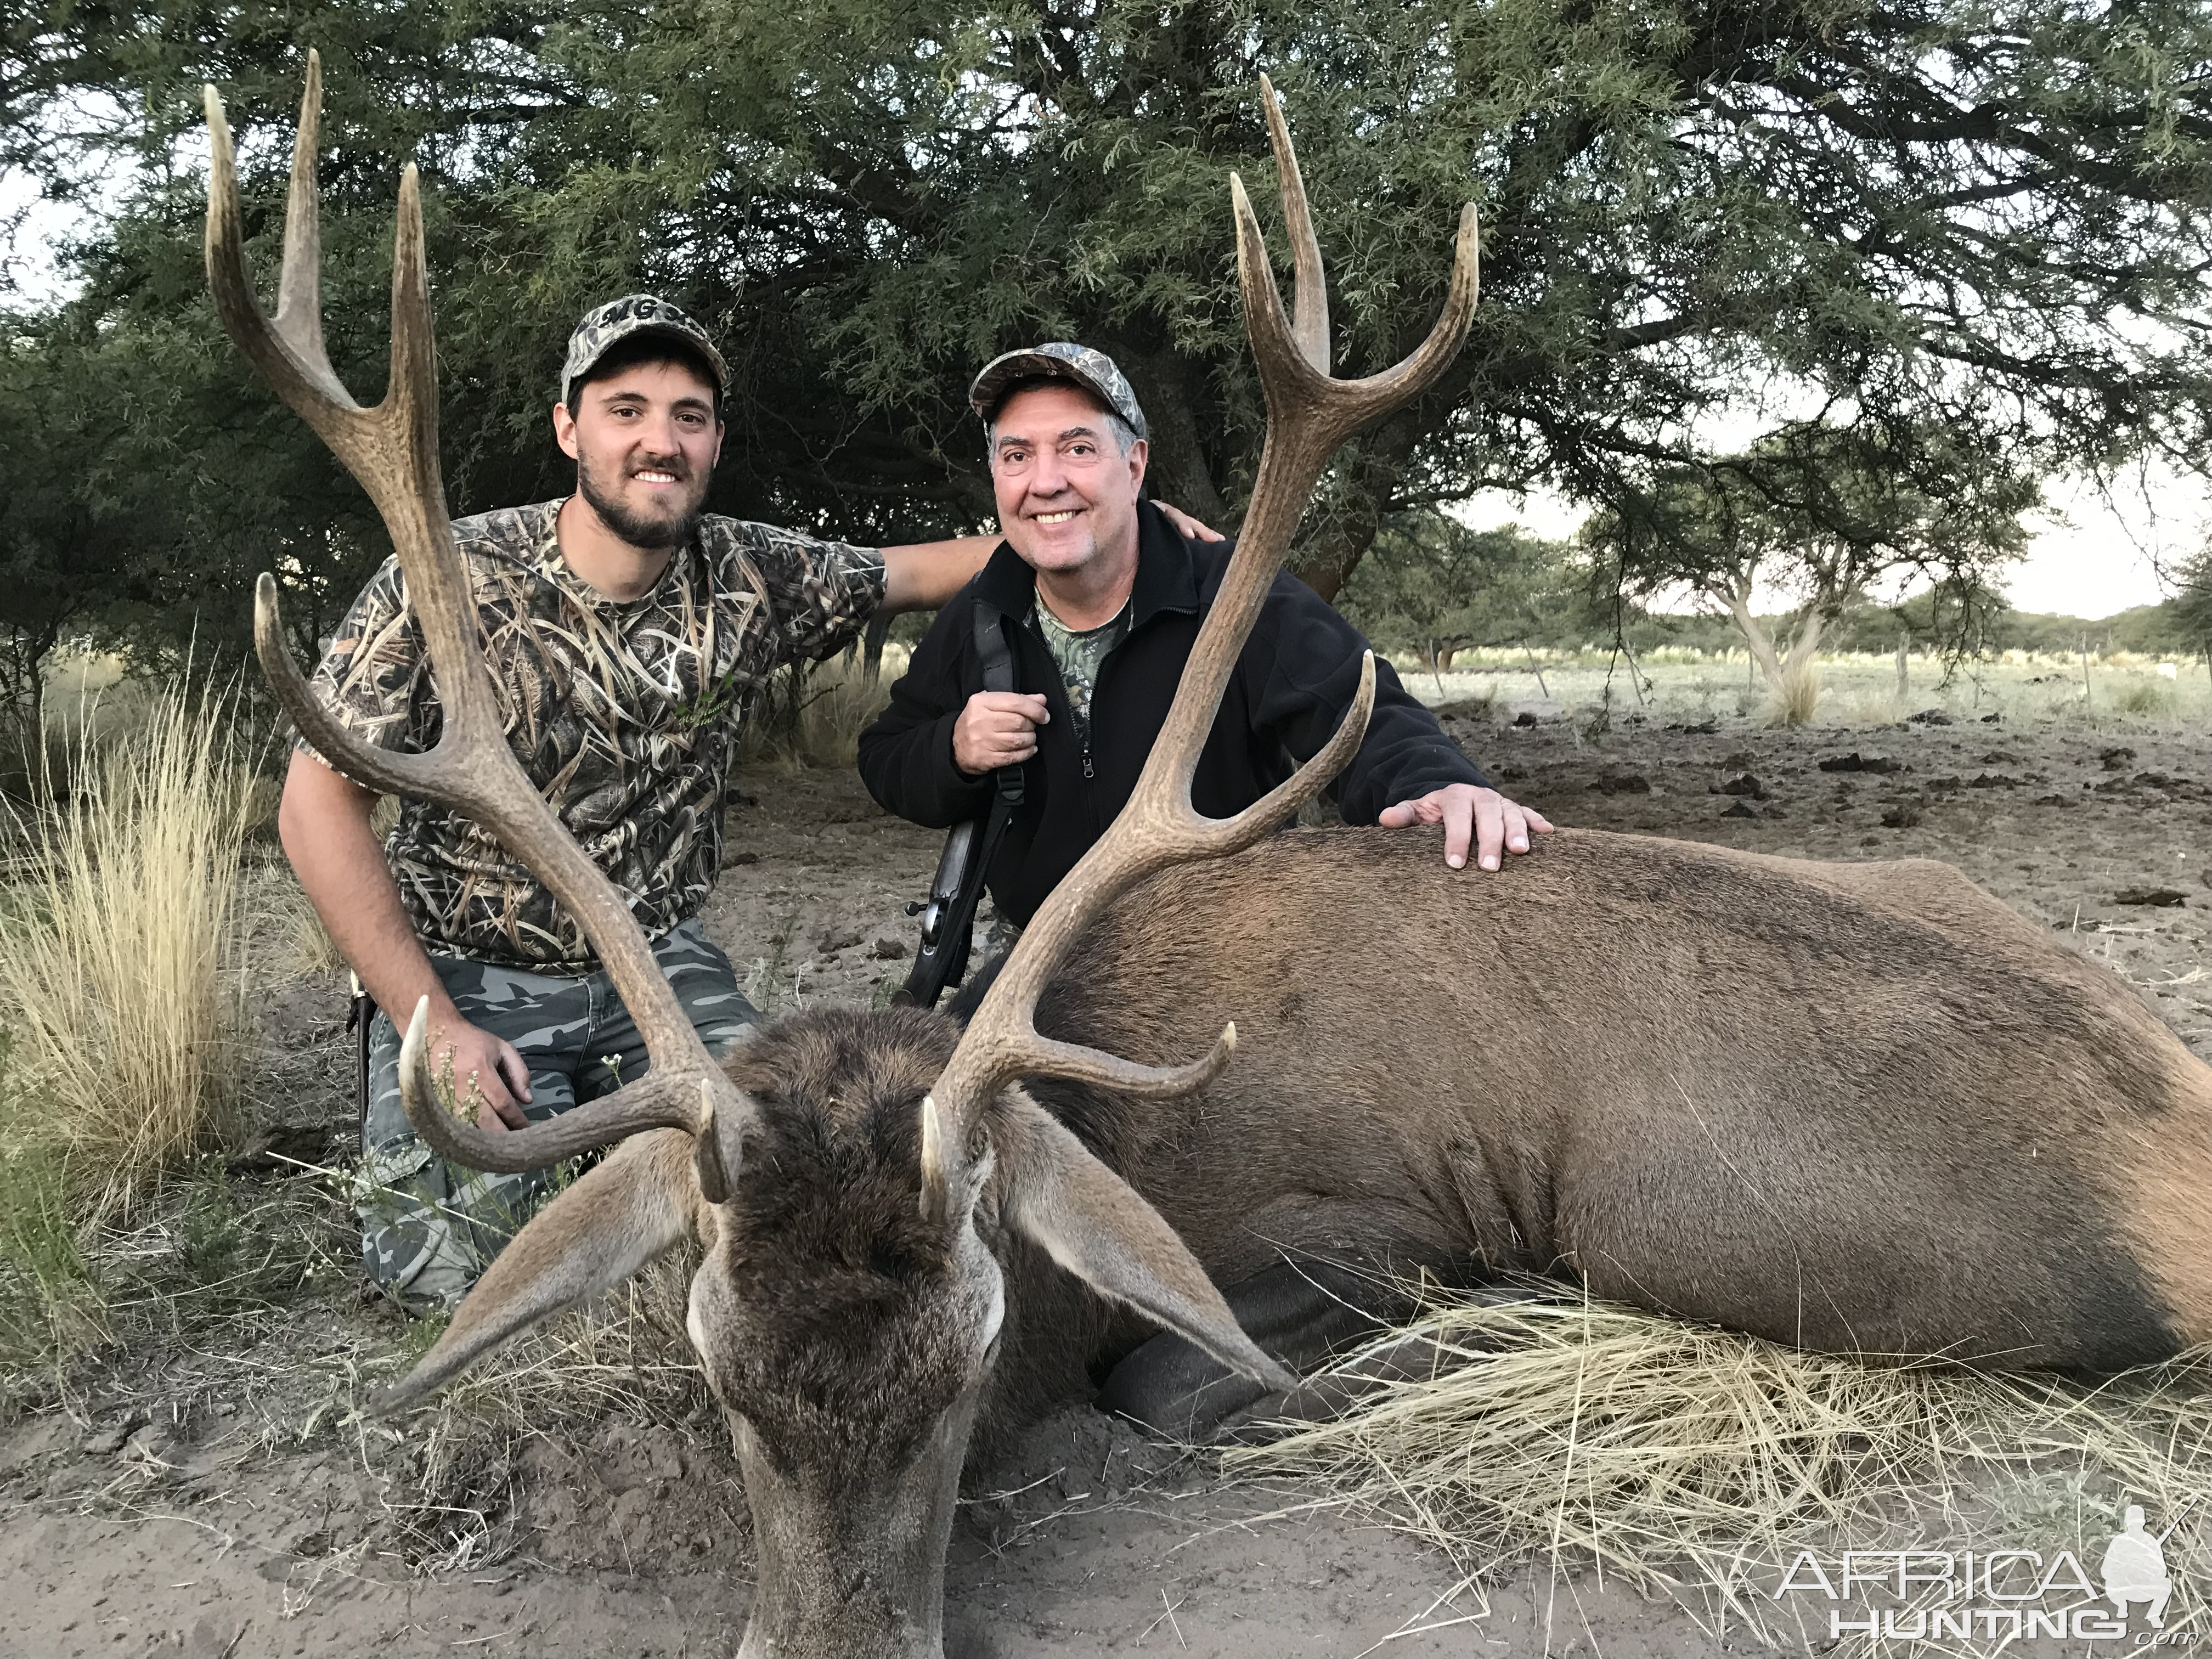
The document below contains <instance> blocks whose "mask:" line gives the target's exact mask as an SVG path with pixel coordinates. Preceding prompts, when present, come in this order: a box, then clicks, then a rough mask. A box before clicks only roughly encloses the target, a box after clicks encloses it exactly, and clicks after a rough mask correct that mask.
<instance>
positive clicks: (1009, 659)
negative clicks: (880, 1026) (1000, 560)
mask: <svg viewBox="0 0 2212 1659" xmlns="http://www.w3.org/2000/svg"><path fill="white" fill-rule="evenodd" d="M975 654H976V656H977V657H978V658H979V659H981V663H982V666H983V689H984V690H986V691H1011V690H1013V689H1014V653H1013V649H1012V647H1011V646H1010V645H1009V644H1008V643H1007V641H1006V617H1004V615H1002V614H1001V613H1000V611H999V609H998V607H997V606H995V605H990V604H988V603H987V602H986V601H984V600H982V599H977V600H976V601H975ZM992 776H993V780H994V785H995V793H994V795H993V796H992V799H991V810H990V811H989V812H988V813H987V815H986V816H985V817H981V818H970V819H969V820H968V821H967V822H966V823H956V824H954V825H953V826H952V829H951V833H950V834H949V835H947V836H945V852H944V854H942V856H940V857H939V860H938V861H937V875H936V878H935V879H933V881H932V882H931V883H930V884H929V900H928V902H927V903H926V904H925V905H923V906H922V907H921V946H920V947H919V948H918V949H917V950H916V951H915V955H914V967H913V969H911V970H910V971H909V972H908V975H907V977H906V984H905V986H904V987H903V988H902V989H901V990H900V991H899V992H898V993H897V994H896V995H894V996H893V997H892V998H891V1001H892V1002H893V1004H895V1005H897V1006H911V1007H918V1008H933V1007H935V1006H937V1000H938V998H939V997H940V996H942V995H944V994H945V987H947V986H948V985H953V984H957V982H958V981H959V980H960V978H961V976H962V975H963V974H964V973H966V972H967V969H968V953H969V946H970V942H971V940H972V939H973V937H974V933H975V907H976V905H977V904H978V903H980V902H981V900H982V896H983V878H984V876H985V874H986V872H988V871H989V869H990V867H991V855H992V854H994V853H995V852H997V851H998V850H999V842H1000V840H1001V839H1003V838H1004V836H1006V826H1007V824H1009V823H1012V821H1013V817H1014V809H1015V808H1016V807H1018V806H1019V805H1021V804H1022V769H1021V768H1020V767H1019V766H1018V765H1017V766H1002V767H1000V768H999V769H998V770H997V771H996V772H994V774H993V775H992ZM912 908H913V907H912V906H909V907H908V909H909V910H911V909H912Z"/></svg>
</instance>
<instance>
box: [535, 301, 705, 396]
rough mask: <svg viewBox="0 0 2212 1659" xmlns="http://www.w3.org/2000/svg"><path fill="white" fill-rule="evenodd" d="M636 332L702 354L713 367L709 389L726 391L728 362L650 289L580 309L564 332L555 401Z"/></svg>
mask: <svg viewBox="0 0 2212 1659" xmlns="http://www.w3.org/2000/svg"><path fill="white" fill-rule="evenodd" d="M639 334H657V335H659V336H660V337H662V338H664V339H668V340H674V341H676V342H678V343H679V344H682V345H685V346H689V347H690V349H692V350H693V351H695V352H696V353H698V355H699V356H702V357H703V358H705V359H706V362H707V367H708V368H710V369H711V370H713V371H714V390H715V391H716V392H720V393H723V394H725V395H726V394H727V393H728V392H729V389H730V366H729V365H728V364H727V363H726V362H723V361H722V354H721V353H720V352H719V351H717V350H715V349H714V341H712V340H710V339H708V337H707V331H706V330H705V329H703V328H702V327H700V326H699V325H698V324H696V323H695V322H693V321H692V320H691V319H690V318H689V317H687V316H685V315H684V313H682V312H680V311H678V309H677V308H676V307H674V306H672V305H671V304H669V303H668V301H665V300H662V299H657V298H655V297H654V296H653V295H650V294H630V295H624V296H623V298H621V299H619V300H610V301H607V302H606V304H605V305H603V306H600V307H597V308H596V309H594V310H592V311H587V312H586V313H584V320H583V321H582V322H580V323H579V324H577V325H576V331H575V332H574V334H571V335H570V336H569V337H568V361H567V362H564V363H562V365H561V401H562V403H564V404H565V403H567V402H568V394H569V392H571V391H572V390H574V387H575V384H576V382H577V381H579V380H582V379H583V378H584V376H585V375H586V374H590V373H591V372H592V364H594V363H596V362H599V359H600V358H602V357H604V356H606V355H607V353H608V352H609V351H611V350H612V349H614V347H616V346H617V345H618V344H620V343H622V342H623V341H624V340H627V339H629V338H631V337H634V336H635V335H639Z"/></svg>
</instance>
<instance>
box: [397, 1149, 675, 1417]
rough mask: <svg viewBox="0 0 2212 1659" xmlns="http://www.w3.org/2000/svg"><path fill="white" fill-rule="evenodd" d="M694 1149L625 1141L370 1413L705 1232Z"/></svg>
mask: <svg viewBox="0 0 2212 1659" xmlns="http://www.w3.org/2000/svg"><path fill="white" fill-rule="evenodd" d="M702 1225H707V1226H711V1225H713V1222H712V1220H711V1218H710V1212H707V1211H706V1207H705V1206H703V1205H702V1204H701V1202H700V1201H699V1184H698V1180H697V1177H696V1175H695V1174H694V1173H693V1168H692V1139H691V1137H690V1135H688V1134H686V1133H684V1131H682V1130H681V1129H656V1130H653V1131H651V1132H649V1133H645V1134H641V1135H638V1136H635V1138H633V1139H629V1140H627V1141H625V1142H623V1144H622V1146H619V1147H618V1148H617V1149H616V1150H615V1151H614V1152H611V1153H609V1154H608V1156H607V1159H606V1161H605V1163H604V1164H600V1165H599V1166H598V1167H597V1168H596V1169H593V1170H587V1171H586V1173H585V1174H584V1176H582V1177H581V1178H580V1180H578V1181H577V1182H576V1184H575V1185H574V1186H573V1187H570V1188H568V1190H567V1191H566V1192H563V1193H562V1194H560V1195H559V1196H557V1197H556V1198H555V1199H554V1200H553V1201H552V1202H551V1203H550V1204H548V1205H547V1206H545V1208H544V1210H543V1211H541V1212H539V1213H538V1215H537V1216H536V1217H535V1218H532V1221H531V1223H530V1225H528V1226H526V1227H525V1228H524V1229H523V1230H522V1231H520V1233H518V1234H516V1235H515V1237H514V1240H513V1243H510V1244H508V1245H507V1248H506V1249H503V1250H501V1252H500V1253H499V1255H498V1257H497V1258H496V1259H495V1261H493V1262H492V1264H491V1266H490V1267H488V1268H486V1269H485V1271H484V1276H483V1278H482V1279H478V1280H477V1286H476V1288H475V1289H474V1290H472V1291H470V1292H469V1294H468V1296H467V1297H466V1299H465V1300H464V1301H463V1302H462V1304H461V1305H460V1309H459V1311H458V1312H456V1313H455V1314H454V1315H453V1323H452V1324H450V1325H448V1326H447V1328H446V1334H444V1335H443V1336H441V1337H440V1338H439V1339H438V1340H437V1342H436V1344H435V1346H433V1347H432V1348H431V1350H430V1352H428V1353H426V1354H424V1355H423V1356H422V1359H421V1361H420V1362H419V1363H417V1364H416V1367H415V1369H414V1370H411V1371H410V1372H408V1373H407V1375H406V1376H404V1377H402V1378H400V1380H399V1381H398V1382H397V1383H393V1384H392V1386H391V1387H390V1388H388V1389H386V1390H385V1391H384V1392H383V1393H382V1394H381V1395H379V1396H378V1397H377V1398H376V1400H375V1401H374V1402H373V1403H372V1404H371V1406H370V1407H369V1410H370V1413H371V1414H372V1415H377V1416H381V1415H383V1414H385V1413H388V1412H393V1411H398V1410H399V1409H401V1408H402V1407H406V1406H410V1405H412V1404H414V1403H415V1402H416V1401H418V1400H420V1399H421V1398H422V1396H423V1395H427V1394H429V1393H430V1392H431V1391H433V1390H434V1389H437V1388H439V1387H441V1386H442V1385H443V1384H444V1383H447V1381H448V1380H450V1379H451V1378H452V1377H453V1376H454V1375H455V1374H456V1373H458V1372H459V1370H461V1369H462V1368H463V1367H464V1366H465V1365H467V1364H469V1363H470V1361H471V1360H473V1359H475V1358H477V1356H478V1355H480V1354H483V1353H485V1352H489V1350H491V1349H493V1348H495V1347H497V1346H499V1345H500V1344H501V1343H502V1342H504V1341H506V1340H507V1338H509V1337H511V1336H517V1335H520V1334H521V1333H522V1332H524V1331H526V1330H528V1329H529V1328H531V1327H532V1326H533V1325H535V1324H538V1322H540V1321H542V1320H544V1319H547V1318H549V1317H550V1316H552V1315H554V1314H556V1313H558V1312H560V1311H561V1310H562V1309H563V1308H566V1307H568V1306H569V1305H571V1304H574V1303H577V1302H580V1301H582V1300H583V1299H584V1298H585V1297H587V1296H591V1295H593V1294H594V1293H596V1292H598V1291H605V1290H611V1289H612V1288H613V1287H614V1286H615V1285H619V1284H621V1283H622V1282H623V1280H624V1279H628V1278H629V1276H630V1275H631V1274H632V1273H635V1272H637V1271H638V1269H639V1268H641V1267H644V1266H645V1265H646V1263H647V1262H648V1261H652V1260H653V1257H655V1256H657V1255H660V1254H661V1252H662V1251H664V1250H666V1249H669V1248H671V1246H672V1245H674V1244H676V1243H678V1242H679V1241H680V1240H681V1239H682V1238H683V1237H684V1235H685V1234H686V1233H688V1232H691V1231H696V1229H697V1228H699V1227H700V1226H702Z"/></svg>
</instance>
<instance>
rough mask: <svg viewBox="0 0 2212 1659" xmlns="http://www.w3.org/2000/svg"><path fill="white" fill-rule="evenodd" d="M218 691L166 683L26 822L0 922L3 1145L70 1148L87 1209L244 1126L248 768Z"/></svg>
mask: <svg viewBox="0 0 2212 1659" xmlns="http://www.w3.org/2000/svg"><path fill="white" fill-rule="evenodd" d="M253 802H254V793H253V774H252V769H251V768H249V767H248V766H246V764H245V763H244V761H243V757H241V756H240V754H239V752H238V750H237V745H236V744H235V742H234V739H233V738H232V737H231V735H230V724H229V720H228V709H227V708H224V707H223V706H222V704H221V703H220V702H216V701H211V700H206V699H198V700H195V699H192V698H190V697H188V696H186V695H185V693H183V692H181V691H170V692H167V693H166V694H164V695H163V696H161V697H159V698H157V699H156V700H155V702H154V704H153V706H152V708H151V709H150V710H149V714H148V716H147V719H146V721H145V724H144V725H143V727H142V728H141V729H140V730H139V731H137V732H136V733H134V734H132V735H131V736H129V737H127V738H122V739H120V740H118V741H116V742H115V743H114V744H113V746H112V748H109V749H108V750H107V752H106V754H105V755H104V756H103V757H101V759H100V763H98V764H97V765H92V766H88V767H85V768H83V769H82V770H81V771H80V773H79V775H78V777H77V787H76V789H75V790H74V791H73V792H72V793H70V795H69V796H68V798H67V799H64V800H61V801H59V802H58V803H56V804H55V805H52V807H51V808H49V809H48V810H47V811H46V812H45V813H44V814H43V815H41V816H40V817H37V818H36V819H34V820H32V821H30V822H27V823H24V824H22V825H21V826H20V828H21V841H22V843H23V845H24V847H25V848H26V854H25V856H24V857H23V859H22V860H21V881H20V882H19V884H17V886H16V887H15V889H14V890H13V891H12V892H11V893H10V894H9V905H8V913H7V915H5V917H4V919H0V1022H4V1024H5V1025H6V1027H7V1028H8V1030H9V1031H10V1032H11V1034H12V1036H13V1037H14V1042H15V1048H14V1053H13V1055H12V1060H11V1066H10V1070H11V1073H12V1078H11V1080H12V1084H13V1087H12V1089H11V1091H10V1095H9V1099H10V1100H11V1101H12V1103H13V1104H12V1105H11V1106H9V1107H7V1108H6V1109H5V1110H4V1115H0V1157H7V1158H25V1157H31V1156H33V1155H36V1156H40V1157H52V1158H57V1159H58V1161H59V1167H60V1170H61V1173H62V1176H63V1178H64V1182H65V1184H66V1186H67V1188H68V1189H69V1191H70V1194H71V1199H72V1203H73V1204H74V1206H76V1213H77V1216H78V1218H79V1219H80V1220H81V1221H82V1222H85V1223H92V1224H96V1223H98V1222H100V1221H101V1220H104V1219H106V1218H110V1217H112V1216H114V1215H117V1214H118V1213H120V1212H123V1211H125V1210H127V1209H128V1208H129V1207H130V1206H131V1205H133V1204H134V1203H136V1202H137V1200H140V1199H141V1198H143V1196H144V1195H145V1194H146V1193H147V1192H148V1191H149V1188H151V1185H152V1183H153V1182H154V1181H155V1179H156V1177H157V1176H159V1175H160V1174H161V1171H162V1170H165V1169H167V1168H169V1167H171V1166H173V1164H176V1163H177V1162H178V1161H179V1160H180V1159H182V1158H185V1157H186V1156H188V1155H190V1154H191V1153H192V1152H198V1151H203V1150H205V1149H208V1148H209V1147H210V1146H216V1145H218V1144H220V1143H221V1142H222V1139H224V1137H225V1136H226V1135H227V1134H228V1132H229V1131H230V1130H231V1129H232V1128H233V1127H234V1125H235V1121H236V1118H237V1115H238V1109H239V1104H240V1090H239V1072H240V1060H241V1055H240V1037H241V1033H242V1028H243V992H244V983H243V973H242V968H243V964H242V963H241V962H240V959H239V958H240V951H239V950H238V948H237V937H238V933H237V928H236V927H235V921H236V917H235V914H234V912H235V906H236V902H237V896H238V888H239V870H240V848H241V845H242V842H243V841H244V838H245V836H246V831H247V829H248V825H249V823H250V822H251V817H250V815H251V812H252V806H253Z"/></svg>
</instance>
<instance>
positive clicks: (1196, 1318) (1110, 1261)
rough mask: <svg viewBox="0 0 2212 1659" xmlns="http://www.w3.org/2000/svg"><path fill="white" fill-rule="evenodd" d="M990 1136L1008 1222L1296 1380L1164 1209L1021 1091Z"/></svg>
mask: <svg viewBox="0 0 2212 1659" xmlns="http://www.w3.org/2000/svg"><path fill="white" fill-rule="evenodd" d="M992 1129H993V1135H992V1139H993V1142H994V1146H995V1147H996V1149H997V1152H998V1154H999V1157H1000V1160H1001V1166H1002V1168H1003V1170H1004V1172H1005V1179H1004V1185H1003V1187H1002V1188H1001V1189H1000V1190H1001V1191H1002V1193H1003V1194H1004V1199H1003V1201H1002V1206H1001V1214H1002V1216H1003V1217H1004V1219H1005V1221H1006V1225H1008V1226H1010V1227H1012V1229H1013V1230H1014V1231H1016V1232H1018V1233H1019V1234H1021V1236H1022V1237H1024V1238H1026V1239H1028V1240H1030V1242H1031V1243H1035V1244H1038V1245H1041V1246H1042V1248H1043V1249H1045V1251H1046V1252H1047V1253H1048V1255H1051V1257H1052V1259H1053V1260H1054V1261H1057V1262H1058V1263H1060V1266H1061V1267H1065V1268H1066V1269H1067V1271H1068V1272H1070V1273H1073V1274H1074V1275H1075V1276H1076V1277H1077V1278H1078V1279H1081V1280H1082V1281H1083V1282H1084V1283H1085V1284H1086V1285H1089V1286H1091V1289H1092V1290H1094V1291H1097V1292H1098V1293H1099V1294H1100V1295H1101V1296H1105V1297H1112V1298H1113V1299H1114V1300H1115V1301H1116V1302H1124V1303H1127V1304H1128V1305H1129V1306H1131V1307H1133V1308H1134V1309H1136V1310H1138V1311H1139V1313H1143V1314H1146V1315H1147V1316H1150V1317H1152V1318H1153V1319H1156V1320H1158V1322H1160V1323H1161V1324H1163V1325H1164V1326H1166V1327H1167V1328H1169V1329H1170V1330H1171V1331H1175V1332H1176V1333H1178V1334H1181V1335H1182V1336H1184V1337H1187V1338H1188V1339H1189V1340H1191V1341H1192V1342H1194V1343H1196V1344H1197V1345H1198V1346H1200V1347H1201V1348H1203V1349H1205V1350H1206V1352H1208V1353H1210V1354H1212V1356H1213V1357H1214V1358H1216V1359H1218V1360H1219V1361H1220V1362H1221V1363H1222V1364H1225V1365H1226V1366H1228V1367H1229V1368H1230V1369H1231V1370H1234V1371H1238V1372H1241V1373H1243V1375H1244V1376H1249V1377H1251V1378H1252V1379H1254V1380H1255V1382H1258V1383H1262V1384H1263V1385H1265V1386H1266V1387H1267V1388H1269V1389H1279V1390H1284V1391H1287V1390H1289V1389H1295V1388H1296V1387H1297V1383H1298V1379H1297V1377H1296V1376H1293V1375H1291V1372H1290V1371H1288V1370H1285V1368H1284V1367H1283V1366H1282V1365H1280V1364H1278V1363H1276V1361H1274V1360H1273V1359H1271V1358H1268V1357H1267V1354H1265V1353H1264V1352H1261V1349H1260V1346H1259V1345H1258V1344H1257V1343H1255V1342H1254V1341H1253V1340H1252V1339H1251V1338H1250V1337H1249V1336H1247V1335H1245V1334H1244V1332H1243V1328H1242V1327H1240V1326H1239V1325H1238V1324H1237V1316H1235V1315H1234V1314H1232V1313H1231V1312H1230V1311H1229V1304H1227V1303H1226V1302H1225V1301H1223V1300H1222V1299H1221V1292H1220V1291H1218V1290H1216V1289H1215V1288H1214V1285H1213V1281H1212V1279H1208V1278H1207V1277H1206V1269H1205V1268H1203V1267H1200V1266H1199V1265H1198V1258H1197V1257H1196V1256H1194V1255H1192V1254H1191V1253H1190V1250H1189V1249H1188V1247H1187V1246H1186V1245H1185V1244H1184V1243H1183V1242H1182V1240H1181V1239H1180V1238H1178V1237H1176V1233H1175V1229H1174V1228H1172V1227H1170V1226H1169V1225H1168V1224H1167V1222H1166V1221H1165V1220H1164V1218H1162V1217H1161V1215H1160V1212H1158V1210H1155V1209H1154V1208H1153V1207H1152V1206H1151V1205H1149V1204H1147V1203H1146V1202H1145V1200H1143V1199H1142V1198H1140V1197H1139V1196H1138V1194H1137V1191H1136V1189H1135V1188H1133V1187H1131V1186H1130V1185H1129V1184H1128V1182H1126V1181H1123V1180H1122V1179H1121V1176H1117V1175H1115V1173H1114V1172H1113V1171H1112V1170H1109V1169H1108V1168H1107V1167H1106V1166H1105V1165H1104V1164H1102V1163H1100V1162H1099V1161H1098V1160H1097V1158H1093V1157H1092V1156H1091V1152H1090V1150H1089V1149H1088V1148H1087V1147H1085V1146H1084V1144H1083V1143H1082V1142H1081V1141H1079V1140H1078V1139H1076V1138H1075V1136H1074V1135H1073V1133H1070V1131H1069V1130H1068V1128H1067V1127H1066V1125H1065V1124H1063V1123H1061V1122H1060V1121H1059V1120H1058V1119H1056V1118H1054V1117H1053V1116H1052V1115H1050V1114H1048V1113H1047V1112H1046V1111H1045V1110H1044V1109H1042V1107H1040V1106H1038V1105H1037V1104H1036V1103H1035V1102H1034V1101H1031V1100H1030V1099H1029V1098H1028V1097H1026V1096H1024V1095H1022V1094H1020V1093H1018V1092H1010V1093H1009V1094H1007V1095H1006V1096H1005V1097H1001V1100H1000V1107H999V1109H998V1110H997V1111H996V1112H994V1114H993V1123H992Z"/></svg>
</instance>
